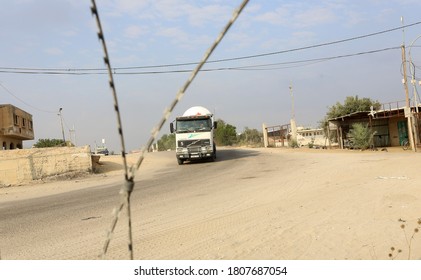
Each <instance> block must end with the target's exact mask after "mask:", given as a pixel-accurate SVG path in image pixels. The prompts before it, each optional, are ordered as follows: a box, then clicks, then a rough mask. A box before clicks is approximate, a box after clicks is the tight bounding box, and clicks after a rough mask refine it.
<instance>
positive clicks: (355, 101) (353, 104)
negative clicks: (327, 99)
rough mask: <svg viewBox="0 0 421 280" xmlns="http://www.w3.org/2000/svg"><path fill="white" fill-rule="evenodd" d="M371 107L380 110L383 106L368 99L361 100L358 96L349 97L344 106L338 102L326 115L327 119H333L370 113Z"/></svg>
mask: <svg viewBox="0 0 421 280" xmlns="http://www.w3.org/2000/svg"><path fill="white" fill-rule="evenodd" d="M371 106H373V108H374V110H378V109H380V107H381V104H380V103H379V102H378V101H374V100H371V99H370V98H367V97H364V98H359V97H358V95H356V96H347V97H346V98H345V101H344V104H341V103H340V102H336V104H335V105H333V106H331V107H329V110H328V111H327V113H326V119H327V120H328V119H333V118H337V117H340V116H344V115H348V114H351V113H355V112H364V111H370V108H371Z"/></svg>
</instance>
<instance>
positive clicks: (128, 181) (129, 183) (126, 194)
mask: <svg viewBox="0 0 421 280" xmlns="http://www.w3.org/2000/svg"><path fill="white" fill-rule="evenodd" d="M91 1H92V7H91V12H92V14H93V15H94V16H95V18H96V22H97V26H98V29H99V32H98V38H99V39H100V41H101V42H102V46H103V50H104V54H105V57H104V62H105V64H106V66H107V68H108V73H109V78H110V81H109V85H110V87H111V89H112V93H113V97H114V109H115V111H116V114H117V121H118V126H119V129H118V131H119V134H120V138H121V145H122V156H123V164H124V172H125V173H124V174H125V184H124V186H123V188H122V189H121V191H120V194H121V195H122V198H123V199H122V202H121V203H120V205H119V206H118V207H116V208H115V209H114V213H113V216H114V217H113V219H112V222H111V228H110V230H109V232H108V234H107V238H106V241H105V244H104V247H103V252H102V258H105V256H106V254H107V250H108V246H109V244H110V242H111V238H112V234H113V232H114V230H115V227H116V225H117V222H118V220H119V216H120V213H121V211H122V210H123V208H124V205H126V208H127V218H128V228H129V246H128V250H129V254H130V259H132V260H133V239H132V230H131V214H130V195H131V193H132V191H133V188H134V178H135V175H136V171H137V170H138V169H139V168H140V166H141V164H142V162H143V160H144V158H145V153H146V152H147V151H149V150H150V148H151V147H152V144H153V143H154V142H155V141H156V139H157V137H158V134H159V132H160V131H161V129H162V127H163V126H164V124H165V122H166V121H167V120H168V118H169V116H170V115H171V113H172V111H173V110H174V108H175V107H176V105H177V104H178V102H179V101H180V100H181V99H182V97H183V96H184V94H185V92H186V90H187V89H188V87H189V86H190V84H191V83H192V82H193V80H194V79H195V77H196V76H197V74H198V73H199V71H200V69H201V68H202V67H203V65H204V64H205V63H206V61H207V60H208V58H209V57H210V55H211V54H212V53H213V51H214V50H215V49H216V47H217V46H218V45H219V43H220V42H221V40H222V39H223V38H224V36H225V35H226V33H227V32H228V30H229V29H230V27H231V26H232V25H233V24H234V22H235V21H236V19H237V18H238V16H239V15H240V14H241V12H242V11H243V10H244V8H245V7H246V5H247V3H248V2H249V0H243V2H242V3H241V4H240V6H239V7H238V8H237V9H236V10H235V11H234V13H233V14H232V17H231V19H230V20H229V21H228V23H227V24H226V25H225V27H224V28H223V30H222V31H221V32H220V33H219V35H218V36H217V38H216V39H215V41H214V43H213V44H212V45H211V46H210V48H209V49H208V50H207V51H206V52H205V54H204V56H203V58H202V60H201V61H200V63H199V64H198V65H197V66H196V68H195V69H194V70H193V71H192V73H191V75H190V77H189V78H188V79H187V81H186V82H185V83H184V85H183V86H182V87H181V88H180V90H179V91H178V92H177V94H176V96H175V99H174V100H173V101H172V102H171V104H170V106H169V107H167V109H165V110H164V112H163V116H162V118H161V119H160V121H159V122H158V124H157V125H156V126H155V127H154V128H153V129H152V131H151V136H150V138H149V140H148V141H147V143H146V145H145V146H144V147H143V148H142V149H141V151H140V156H139V158H138V160H137V162H136V163H135V164H134V165H132V166H131V167H130V170H129V169H128V167H127V160H126V156H125V147H124V137H123V130H122V127H121V118H120V113H119V108H118V102H117V92H116V89H115V85H114V81H113V72H112V68H111V64H110V60H109V56H108V52H107V47H106V43H105V38H104V34H103V31H102V27H101V21H100V19H99V14H98V10H97V7H96V3H95V0H91ZM129 173H130V174H129Z"/></svg>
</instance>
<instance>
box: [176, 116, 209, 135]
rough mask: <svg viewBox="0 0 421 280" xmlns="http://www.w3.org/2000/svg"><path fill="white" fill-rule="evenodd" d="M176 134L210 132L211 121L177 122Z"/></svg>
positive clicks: (191, 120)
mask: <svg viewBox="0 0 421 280" xmlns="http://www.w3.org/2000/svg"><path fill="white" fill-rule="evenodd" d="M176 127H177V132H178V133H182V132H196V131H210V130H211V119H190V120H177V124H176Z"/></svg>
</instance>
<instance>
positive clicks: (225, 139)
mask: <svg viewBox="0 0 421 280" xmlns="http://www.w3.org/2000/svg"><path fill="white" fill-rule="evenodd" d="M217 124H218V128H217V129H216V130H215V143H216V145H220V146H231V145H233V144H236V143H237V131H236V127H235V126H233V125H230V124H228V123H225V122H224V121H223V120H221V119H218V120H217Z"/></svg>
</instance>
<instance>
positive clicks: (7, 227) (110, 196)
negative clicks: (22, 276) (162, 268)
mask: <svg viewBox="0 0 421 280" xmlns="http://www.w3.org/2000/svg"><path fill="white" fill-rule="evenodd" d="M256 156H258V152H255V151H251V150H238V149H232V150H229V149H227V150H224V149H223V150H220V151H218V158H217V161H216V162H197V163H187V164H184V165H182V166H178V165H177V162H176V159H175V156H174V154H173V153H172V152H163V153H157V154H151V157H152V160H154V161H160V160H162V159H165V160H163V162H166V164H165V165H164V166H159V167H158V168H157V169H156V170H153V174H145V173H142V172H143V171H142V169H140V171H139V173H138V174H137V177H136V184H135V190H134V192H133V195H132V200H131V203H132V213H133V214H132V216H133V219H135V220H137V221H139V220H141V219H142V217H141V216H139V215H141V212H142V207H143V206H142V205H144V206H145V207H154V205H156V204H160V203H162V201H165V200H167V199H168V198H171V197H177V198H180V199H183V200H184V201H185V203H189V202H188V201H189V199H195V198H194V197H195V196H200V195H201V193H202V192H203V188H201V187H200V186H201V185H207V189H206V192H207V193H208V194H209V192H212V189H211V187H209V186H212V185H213V186H215V188H217V189H221V187H222V188H229V187H230V185H232V182H230V181H229V180H223V179H221V177H220V176H221V174H230V173H231V174H234V173H235V174H237V173H238V168H241V165H244V164H245V163H246V161H252V160H253V158H255V157H256ZM168 158H171V159H172V160H170V161H168ZM168 162H170V163H168ZM241 162H242V164H239V163H241ZM143 177H145V178H146V177H147V178H149V179H148V180H142V178H143ZM204 182H217V184H210V185H209V184H204ZM57 184H60V182H57ZM221 184H226V186H223V185H221ZM120 188H121V183H117V184H108V185H107V184H104V185H103V184H101V182H100V181H99V182H98V184H97V186H95V187H89V188H86V189H80V190H75V191H70V192H64V193H60V194H55V195H50V196H44V197H38V198H33V199H27V200H20V201H17V202H3V203H0V236H1V238H0V253H1V258H2V259H98V258H99V257H100V254H101V252H102V247H103V245H104V241H105V236H106V232H107V231H108V230H109V228H110V225H111V220H112V210H113V209H114V208H115V207H116V206H117V205H118V204H119V202H120V196H119V190H120ZM202 195H203V194H202ZM125 213H126V212H124V211H123V213H122V214H121V216H120V220H119V223H118V224H117V228H116V232H115V237H114V239H113V240H112V241H111V244H114V243H117V244H116V245H117V246H120V245H118V244H124V242H125V241H126V239H127V225H126V223H127V219H125ZM133 226H134V232H135V233H136V232H139V231H141V227H144V226H146V225H144V224H142V223H136V222H134V223H133ZM136 226H138V227H139V228H138V229H136V228H135V227H136ZM134 238H135V239H136V236H134ZM115 240H117V241H115ZM134 246H135V247H136V243H135V244H134ZM121 247H122V248H121V250H120V249H117V251H119V253H117V256H116V257H117V258H123V259H127V258H128V255H126V251H127V250H126V248H127V247H126V245H122V246H121ZM110 248H111V247H110ZM114 250H116V249H114Z"/></svg>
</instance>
